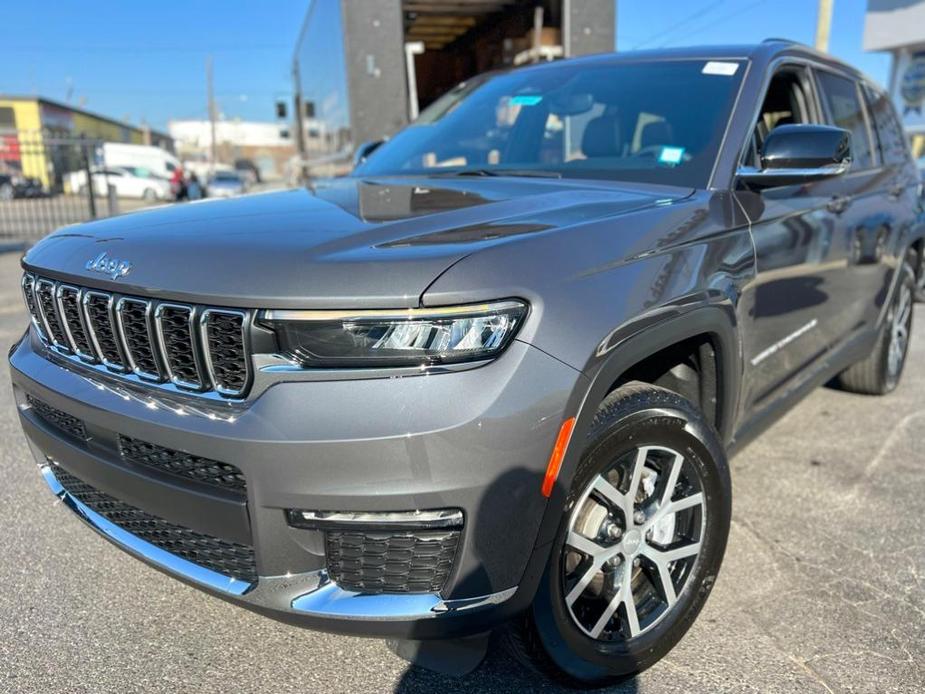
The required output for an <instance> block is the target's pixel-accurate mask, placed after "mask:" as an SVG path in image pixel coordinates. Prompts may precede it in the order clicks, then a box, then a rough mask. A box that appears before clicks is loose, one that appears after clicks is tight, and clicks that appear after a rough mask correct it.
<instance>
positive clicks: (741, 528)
mask: <svg viewBox="0 0 925 694" xmlns="http://www.w3.org/2000/svg"><path fill="white" fill-rule="evenodd" d="M18 260H19V259H18V256H17V255H16V254H11V253H8V254H5V255H0V347H2V350H3V351H2V354H3V355H6V352H7V348H8V347H9V345H10V344H11V343H12V342H13V341H14V340H15V339H16V338H18V337H19V335H20V334H21V333H22V331H23V329H24V327H25V325H26V314H25V311H24V309H23V308H22V306H21V303H22V302H21V300H20V295H19V288H18V282H19V270H18ZM916 318H918V319H920V320H919V324H918V325H917V327H916V329H915V331H914V332H915V335H914V338H913V342H912V348H911V353H910V359H909V364H908V368H907V370H906V373H905V376H904V379H903V382H902V384H901V385H900V387H899V389H898V390H897V391H896V392H895V393H894V394H892V395H890V396H888V397H886V398H872V397H863V396H857V395H849V394H846V393H843V392H839V391H836V390H831V389H826V388H822V389H819V390H818V391H816V392H815V393H813V394H812V395H811V396H810V397H809V398H807V399H806V400H804V401H803V403H801V404H800V405H799V406H798V407H797V408H796V409H795V410H794V411H792V412H791V413H789V414H788V415H787V416H786V417H785V418H784V419H783V420H781V421H780V422H779V423H778V424H776V425H775V426H774V427H773V428H772V429H771V430H769V431H768V432H767V433H765V434H764V435H763V437H761V438H760V439H758V440H757V441H756V442H755V443H754V444H752V445H751V446H750V447H749V448H747V449H746V450H745V451H743V452H742V453H741V454H739V456H737V457H736V458H735V459H734V460H733V461H732V466H733V484H734V502H733V503H734V512H733V523H732V531H731V536H730V540H729V548H728V552H727V555H726V560H725V564H724V566H723V570H722V571H721V573H720V575H719V579H718V581H717V584H716V587H715V589H714V591H713V595H712V597H711V598H710V600H709V602H708V603H707V606H706V608H705V609H704V611H703V612H702V614H701V616H700V618H699V620H698V621H697V623H696V624H695V625H694V627H693V628H692V629H691V631H690V632H689V633H688V635H687V636H686V637H685V638H684V639H683V640H682V641H681V643H680V644H679V645H678V646H677V647H676V648H675V649H674V651H672V652H671V653H670V654H669V656H668V657H667V658H665V659H664V660H662V661H661V662H660V663H659V664H657V665H656V666H654V667H653V668H651V669H650V670H648V671H647V672H645V673H643V674H642V675H641V676H640V677H638V678H637V679H635V680H633V681H632V682H629V683H627V684H625V685H623V686H622V687H619V688H615V689H614V690H612V691H615V692H644V693H650V692H651V693H653V694H654V693H657V692H801V693H803V692H805V693H809V692H843V691H844V692H848V691H855V692H922V691H923V690H925V662H923V661H925V450H923V447H922V446H921V441H922V431H923V430H925V313H923V312H922V311H919V312H918V315H917V316H916ZM7 368H8V367H7V364H6V359H5V358H4V359H3V360H2V363H0V586H2V589H0V692H94V693H96V692H119V693H123V692H171V693H175V692H200V691H201V692H274V693H276V692H311V691H320V692H386V691H396V692H440V694H450V693H452V692H464V691H465V692H478V691H485V692H518V691H531V692H532V691H543V692H552V691H559V689H558V688H557V687H555V686H553V685H551V684H549V683H546V682H544V681H542V680H540V679H538V678H535V677H533V676H531V675H530V674H527V673H526V672H524V671H523V670H522V669H521V668H520V667H519V665H518V664H516V663H515V662H513V661H512V660H510V659H508V658H507V657H506V656H505V655H504V654H502V653H499V652H495V651H493V652H491V653H490V654H489V657H488V659H487V660H486V662H485V663H484V664H483V665H482V666H481V667H480V668H479V669H478V670H477V671H476V672H475V673H473V674H471V675H469V676H468V677H465V678H462V679H452V678H446V677H441V676H438V675H434V674H430V673H427V672H424V671H421V670H418V669H416V668H412V667H410V666H409V665H408V664H407V663H405V662H404V661H402V660H400V659H399V658H398V657H396V656H394V655H393V654H392V653H391V652H390V651H388V650H387V649H386V647H385V644H384V643H382V642H380V641H376V640H370V639H358V638H348V637H343V636H331V635H328V634H321V633H315V632H311V631H305V630H301V629H297V628H295V627H290V626H285V625H282V624H278V623H276V622H274V621H271V620H269V619H266V618H264V617H260V616H257V615H255V614H252V613H250V612H247V611H245V610H242V609H240V608H236V607H234V606H232V605H229V604H227V603H225V602H223V601H221V600H218V599H215V598H211V597H208V596H206V595H205V594H203V593H200V592H198V591H196V590H194V589H193V588H190V587H187V586H185V585H183V584H181V583H179V582H177V581H175V580H172V579H170V578H168V577H167V576H165V575H163V574H161V573H160V572H158V571H155V570H154V569H151V568H148V567H147V566H145V565H143V564H141V563H140V562H138V561H136V560H134V559H132V558H130V557H128V556H127V555H125V554H123V553H122V552H120V551H119V550H118V549H116V548H115V547H113V546H112V545H111V544H109V543H108V542H106V541H105V540H103V539H101V538H99V537H97V536H96V535H95V534H94V533H93V532H92V531H91V530H89V529H88V528H86V527H85V526H84V525H82V524H81V523H80V521H79V520H78V519H77V518H75V517H73V516H72V515H71V513H70V512H69V511H68V510H66V509H65V508H62V507H61V506H60V505H56V504H55V503H54V499H53V497H52V496H51V495H50V494H49V492H48V491H47V488H46V487H45V484H44V482H42V480H41V479H40V477H39V474H38V472H37V469H36V466H35V464H34V463H33V462H32V459H31V457H30V454H29V452H28V449H27V447H26V444H25V441H24V439H23V436H22V433H21V431H20V428H19V424H18V422H17V419H16V413H15V410H14V407H13V404H12V396H11V393H10V385H9V378H8V374H7Z"/></svg>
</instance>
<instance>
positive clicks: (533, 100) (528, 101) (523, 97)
mask: <svg viewBox="0 0 925 694" xmlns="http://www.w3.org/2000/svg"><path fill="white" fill-rule="evenodd" d="M542 100H543V97H541V96H538V95H537V96H535V95H533V94H518V95H517V96H512V97H511V106H536V105H537V104H538V103H540V102H541V101H542Z"/></svg>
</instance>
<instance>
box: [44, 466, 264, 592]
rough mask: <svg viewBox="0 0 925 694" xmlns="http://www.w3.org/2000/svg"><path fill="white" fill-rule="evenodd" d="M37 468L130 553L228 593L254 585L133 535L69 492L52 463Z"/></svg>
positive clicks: (59, 494) (60, 494)
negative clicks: (56, 474)
mask: <svg viewBox="0 0 925 694" xmlns="http://www.w3.org/2000/svg"><path fill="white" fill-rule="evenodd" d="M40 469H41V472H42V477H44V478H45V482H46V484H48V487H49V489H51V492H52V494H54V495H55V496H56V497H58V498H59V499H60V500H61V501H62V502H64V505H65V506H67V507H68V508H69V509H71V510H72V511H73V512H74V513H76V514H77V515H78V516H79V517H80V519H81V520H83V521H84V522H85V523H86V524H87V525H89V526H90V527H91V528H93V529H94V530H96V531H97V532H98V533H100V534H101V535H104V536H105V537H107V538H108V539H109V540H111V541H112V542H114V543H116V544H117V545H118V546H119V547H121V548H122V549H124V550H125V551H126V552H128V553H129V554H133V555H135V556H137V557H140V558H141V559H145V560H147V561H149V562H151V563H152V564H155V565H157V566H159V567H162V568H163V569H164V570H165V571H169V572H170V573H173V574H177V575H179V576H182V577H183V578H185V579H187V580H189V581H192V582H193V583H198V584H200V585H203V586H206V587H208V588H211V589H212V590H217V591H221V592H222V593H228V594H229V595H238V596H240V595H244V594H245V593H246V592H247V591H249V590H250V589H251V588H252V587H253V586H254V585H255V584H253V583H248V582H247V581H241V580H239V579H237V578H232V577H231V576H225V575H224V574H220V573H218V572H216V571H212V570H210V569H206V568H204V567H202V566H199V565H198V564H194V563H193V562H191V561H187V560H186V559H183V558H181V557H178V556H177V555H175V554H171V553H170V552H168V551H166V550H163V549H161V548H160V547H156V546H154V545H152V544H151V543H150V542H145V541H144V540H142V539H140V538H139V537H137V536H135V535H132V534H131V533H130V532H128V531H126V530H123V529H122V528H120V527H119V526H118V525H116V524H115V523H112V522H111V521H109V520H107V519H106V518H104V517H103V516H101V515H100V514H98V513H97V512H96V511H93V510H92V509H90V508H89V507H88V506H86V505H85V504H83V503H81V502H80V501H78V500H77V499H75V498H74V497H73V496H71V495H70V494H69V493H68V492H67V490H66V489H65V488H64V487H62V486H61V483H60V482H58V478H57V477H55V473H54V470H53V469H52V466H51V465H42V466H40Z"/></svg>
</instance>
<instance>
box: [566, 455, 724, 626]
mask: <svg viewBox="0 0 925 694" xmlns="http://www.w3.org/2000/svg"><path fill="white" fill-rule="evenodd" d="M705 528H706V506H705V504H704V495H703V488H702V485H701V482H700V480H699V478H698V476H697V473H696V471H695V468H694V466H693V465H692V464H691V463H690V461H687V460H686V459H685V457H684V455H682V454H681V453H679V452H678V451H675V450H672V449H670V448H665V447H660V446H644V447H640V448H636V449H634V450H631V451H629V452H627V453H626V454H624V455H621V456H620V457H619V458H618V459H616V460H615V461H614V462H613V464H612V465H611V466H610V467H609V468H607V469H606V470H605V471H603V472H602V473H601V474H599V475H597V476H596V477H595V478H594V479H593V480H592V481H591V483H590V484H589V485H588V486H587V488H586V489H585V490H584V491H583V492H582V494H581V496H580V497H579V498H578V500H577V501H576V503H575V506H574V508H573V510H572V513H571V516H570V518H569V525H568V535H567V537H566V540H565V548H564V550H563V553H562V560H561V570H562V573H563V579H564V580H563V581H562V586H563V592H564V595H563V596H562V598H563V599H564V601H565V604H566V607H567V609H568V612H569V614H570V615H571V617H572V620H573V621H574V623H575V624H576V625H577V626H578V628H579V629H581V631H583V632H584V633H585V634H586V635H587V636H589V637H591V638H593V639H599V640H602V641H614V640H626V639H630V638H634V637H636V636H639V635H640V634H643V633H645V632H646V631H648V630H649V629H652V628H653V627H654V626H655V625H656V624H658V622H660V621H661V620H662V619H663V618H664V617H665V616H666V615H667V614H668V612H669V611H670V610H671V608H672V607H673V606H674V604H675V603H676V602H677V601H678V597H679V595H680V594H681V592H682V591H683V590H684V588H685V586H686V584H687V582H688V579H689V578H690V576H691V573H692V570H693V567H694V564H695V563H696V561H697V557H698V556H699V554H700V549H701V541H702V539H703V537H704V532H705Z"/></svg>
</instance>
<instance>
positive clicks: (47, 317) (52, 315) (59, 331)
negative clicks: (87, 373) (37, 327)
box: [35, 280, 71, 352]
mask: <svg viewBox="0 0 925 694" xmlns="http://www.w3.org/2000/svg"><path fill="white" fill-rule="evenodd" d="M35 298H36V301H37V302H38V308H39V311H40V313H41V316H42V324H43V325H44V326H45V329H46V332H47V333H48V335H50V336H51V341H52V342H53V343H54V345H55V347H57V348H58V349H63V350H65V351H67V352H70V351H71V348H70V345H69V344H68V342H67V337H66V336H65V335H64V328H63V327H62V326H61V321H60V320H59V319H58V311H57V309H56V307H55V284H54V282H50V281H49V280H38V281H37V282H36V283H35Z"/></svg>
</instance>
